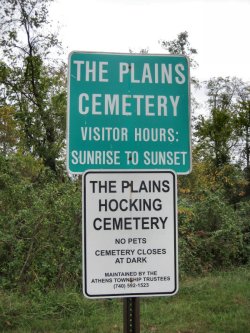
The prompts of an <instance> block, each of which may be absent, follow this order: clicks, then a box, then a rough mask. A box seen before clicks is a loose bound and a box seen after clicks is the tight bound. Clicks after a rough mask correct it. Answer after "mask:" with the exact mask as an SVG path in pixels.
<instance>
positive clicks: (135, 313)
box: [123, 297, 140, 333]
mask: <svg viewBox="0 0 250 333" xmlns="http://www.w3.org/2000/svg"><path fill="white" fill-rule="evenodd" d="M123 333H140V299H139V298H136V297H130V298H124V300H123Z"/></svg>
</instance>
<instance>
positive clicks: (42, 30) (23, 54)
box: [0, 0, 66, 171]
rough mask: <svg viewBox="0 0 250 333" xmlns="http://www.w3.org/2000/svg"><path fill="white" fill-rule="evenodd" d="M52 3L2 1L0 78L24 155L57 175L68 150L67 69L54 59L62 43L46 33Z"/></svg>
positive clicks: (54, 36)
mask: <svg viewBox="0 0 250 333" xmlns="http://www.w3.org/2000/svg"><path fill="white" fill-rule="evenodd" d="M50 2H51V0H3V1H2V3H1V9H0V28H1V29H0V31H1V35H0V47H1V53H2V54H3V58H4V61H5V62H4V65H3V66H2V67H4V68H5V69H7V68H8V75H5V76H2V77H1V84H2V85H3V86H4V87H5V91H6V94H7V102H8V103H9V104H10V105H11V106H14V107H15V118H16V120H17V122H18V125H19V127H20V130H21V132H22V147H23V150H24V151H27V152H30V153H32V154H33V155H34V156H36V157H39V158H41V159H42V160H43V161H44V164H45V166H47V167H49V168H50V169H51V170H53V171H56V170H57V164H56V161H57V159H58V158H59V157H60V154H61V151H62V148H63V146H64V140H65V139H64V137H65V115H66V112H65V111H66V90H65V85H66V75H65V68H66V67H65V65H64V64H62V63H57V62H55V61H52V60H51V59H50V55H51V53H52V52H55V50H57V51H59V50H60V43H59V41H58V39H57V37H56V35H55V34H51V33H49V32H48V31H47V26H48V24H49V21H48V19H47V18H48V4H49V3H50Z"/></svg>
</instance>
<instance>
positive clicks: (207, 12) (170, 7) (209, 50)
mask: <svg viewBox="0 0 250 333" xmlns="http://www.w3.org/2000/svg"><path fill="white" fill-rule="evenodd" d="M249 13H250V0H55V1H54V3H52V5H51V8H50V16H51V20H52V21H53V22H54V23H56V24H58V26H59V38H60V40H61V41H62V43H63V46H64V48H65V49H66V53H65V61H67V55H68V53H69V52H71V51H76V50H77V51H95V52H118V53H128V52H129V50H130V49H132V50H133V51H134V52H139V51H140V50H141V49H142V48H147V49H148V50H149V53H156V54H157V53H164V52H166V51H165V50H164V49H163V48H162V47H161V45H160V43H159V41H161V40H167V41H170V40H174V39H176V38H177V35H178V34H179V33H180V32H183V31H187V32H188V34H189V42H190V45H191V47H193V48H196V49H197V51H198V54H197V55H196V56H195V60H196V61H197V62H198V64H199V67H198V68H197V69H195V70H192V71H191V74H192V75H193V76H195V77H197V78H198V79H199V80H201V81H203V80H208V79H210V78H212V77H218V76H222V77H225V76H231V77H233V76H237V77H239V78H241V79H243V80H244V81H246V82H248V81H250V66H249V60H250V43H249V32H250V21H249Z"/></svg>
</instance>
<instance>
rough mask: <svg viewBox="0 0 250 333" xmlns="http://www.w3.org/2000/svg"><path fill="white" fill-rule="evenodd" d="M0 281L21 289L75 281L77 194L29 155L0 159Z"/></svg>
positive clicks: (78, 253) (78, 218)
mask: <svg viewBox="0 0 250 333" xmlns="http://www.w3.org/2000/svg"><path fill="white" fill-rule="evenodd" d="M0 163H1V165H0V170H1V171H0V183H1V188H2V190H1V192H0V202H1V210H0V230H1V231H0V232H1V234H0V261H1V285H2V286H3V287H7V288H15V287H19V288H22V289H24V290H25V289H29V288H39V289H42V290H45V289H46V288H48V287H61V286H63V285H65V284H71V283H73V284H79V283H80V276H81V274H80V270H81V194H80V193H81V192H80V190H79V184H78V182H72V181H71V180H68V179H66V178H65V179H64V181H62V182H58V180H56V179H55V178H54V176H53V174H51V173H50V171H49V170H48V169H46V168H44V166H43V165H42V163H41V161H38V160H35V159H34V158H32V156H26V157H23V156H13V157H11V158H9V159H4V158H1V159H0Z"/></svg>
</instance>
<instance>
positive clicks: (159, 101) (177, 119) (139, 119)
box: [67, 52, 191, 174]
mask: <svg viewBox="0 0 250 333" xmlns="http://www.w3.org/2000/svg"><path fill="white" fill-rule="evenodd" d="M189 95H190V92H189V64H188V60H187V58H186V57H185V56H176V55H174V56H171V55H148V54H143V55H141V54H137V55H135V54H111V53H88V52H72V53H71V54H70V56H69V74H68V124H67V164H68V170H69V172H71V173H83V172H84V171H86V170H88V169H92V170H93V169H144V170H145V169H171V170H174V171H175V172H176V173H177V174H186V173H189V172H190V171H191V146H190V111H189V99H190V97H189Z"/></svg>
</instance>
